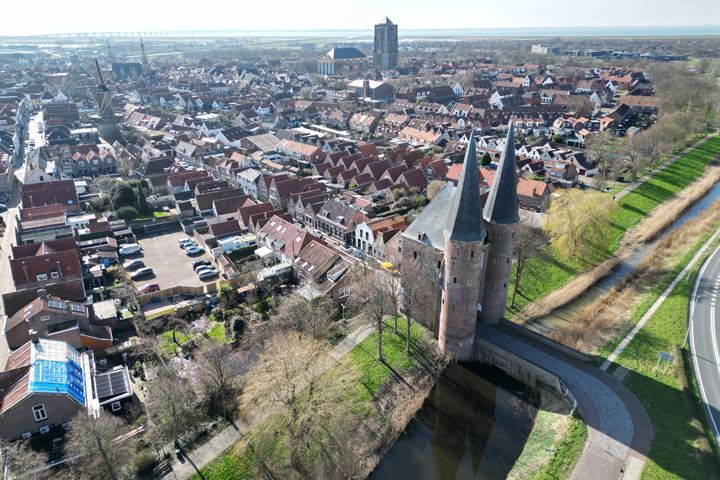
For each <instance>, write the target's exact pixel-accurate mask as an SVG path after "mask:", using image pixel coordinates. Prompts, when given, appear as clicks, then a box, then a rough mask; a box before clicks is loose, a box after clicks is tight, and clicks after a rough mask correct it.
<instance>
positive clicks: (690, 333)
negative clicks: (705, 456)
mask: <svg viewBox="0 0 720 480" xmlns="http://www.w3.org/2000/svg"><path fill="white" fill-rule="evenodd" d="M715 235H717V232H715ZM715 235H713V237H714V236H715ZM710 240H712V238H711V239H710ZM710 240H708V242H710ZM705 245H709V243H707V244H705ZM719 251H720V246H719V247H718V248H716V249H715V251H714V252H713V253H712V254H711V255H710V256H709V257H708V258H707V260H705V263H704V264H703V266H702V268H701V269H700V272H699V273H698V276H697V278H696V279H695V286H694V287H693V293H692V303H691V304H690V319H689V322H690V325H689V326H688V336H689V337H690V352H691V356H692V359H693V367H694V370H695V378H697V382H698V387H700V396H701V397H702V400H703V403H704V404H705V410H706V411H707V416H708V418H709V419H710V423H711V424H712V429H713V433H714V434H715V440H716V441H720V432H719V431H718V426H717V423H716V422H715V417H714V416H713V413H712V410H711V409H710V404H709V403H708V400H707V395H706V394H705V386H704V385H703V381H702V375H700V366H699V364H698V359H697V355H696V354H695V322H694V314H695V303H696V302H697V291H698V287H699V286H700V282H701V281H702V278H703V275H704V274H705V269H706V268H707V266H708V265H710V263H712V259H713V258H714V257H715V255H717V253H718V252H719ZM716 293H717V291H716ZM714 311H715V310H714V309H713V310H712V312H714ZM711 316H712V314H711ZM713 336H714V335H713Z"/></svg>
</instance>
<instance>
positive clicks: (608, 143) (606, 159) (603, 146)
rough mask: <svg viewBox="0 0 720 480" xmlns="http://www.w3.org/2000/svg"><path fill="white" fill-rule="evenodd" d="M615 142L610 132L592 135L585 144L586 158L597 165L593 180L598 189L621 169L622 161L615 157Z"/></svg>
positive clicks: (616, 149) (603, 186) (616, 148)
mask: <svg viewBox="0 0 720 480" xmlns="http://www.w3.org/2000/svg"><path fill="white" fill-rule="evenodd" d="M617 151H618V145H617V140H616V139H615V138H614V137H613V135H612V134H611V133H610V132H607V131H605V132H601V133H598V134H596V135H592V136H591V137H590V139H589V141H588V144H587V153H588V158H589V160H590V161H591V162H593V163H594V164H596V165H597V168H598V177H597V178H596V179H595V182H596V186H597V187H598V189H601V190H602V189H603V188H605V183H606V182H607V180H608V179H609V178H613V177H614V176H615V175H616V174H617V173H618V171H619V170H620V169H621V165H620V164H619V162H620V161H621V160H622V159H621V158H620V156H618V155H617Z"/></svg>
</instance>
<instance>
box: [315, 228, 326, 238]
mask: <svg viewBox="0 0 720 480" xmlns="http://www.w3.org/2000/svg"><path fill="white" fill-rule="evenodd" d="M312 233H313V235H315V236H316V237H320V238H322V237H324V236H325V234H324V233H323V232H321V231H320V230H318V229H317V228H313V231H312Z"/></svg>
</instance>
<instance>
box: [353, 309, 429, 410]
mask: <svg viewBox="0 0 720 480" xmlns="http://www.w3.org/2000/svg"><path fill="white" fill-rule="evenodd" d="M393 325H394V323H393V321H392V320H389V319H388V320H387V321H386V322H385V328H383V343H382V348H383V358H384V359H385V363H380V362H378V361H377V339H378V333H377V331H375V332H373V333H372V334H371V335H370V336H368V337H367V338H366V339H365V340H363V341H362V342H360V343H359V344H358V345H357V346H356V347H355V348H353V349H352V351H351V352H350V354H349V356H348V359H349V361H350V362H351V363H353V364H355V365H357V367H358V368H359V369H360V373H361V382H362V384H363V385H364V386H365V389H364V390H363V392H364V394H363V395H361V398H360V400H362V401H365V400H369V399H370V398H371V397H372V396H373V395H375V393H377V391H378V389H379V388H380V387H381V386H382V384H383V383H385V382H386V381H387V380H388V378H390V375H392V374H393V372H392V370H394V371H395V372H398V373H401V372H403V371H405V370H407V369H408V368H410V367H411V366H412V365H413V364H414V363H416V360H415V357H413V356H412V355H411V356H409V357H408V356H407V355H406V354H405V333H406V331H407V323H406V321H405V319H404V318H399V319H398V331H399V332H400V335H395V334H394V333H393ZM424 335H426V333H425V330H424V329H423V328H422V327H421V326H420V325H419V324H418V323H416V322H413V323H412V325H411V326H410V339H411V342H412V343H413V344H415V345H417V344H418V342H420V341H421V340H422V339H423V337H424ZM391 368H392V370H391ZM362 397H365V398H362Z"/></svg>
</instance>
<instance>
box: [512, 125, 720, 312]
mask: <svg viewBox="0 0 720 480" xmlns="http://www.w3.org/2000/svg"><path fill="white" fill-rule="evenodd" d="M718 155H720V137H713V138H711V139H710V140H708V141H706V142H705V143H703V144H702V145H700V146H698V147H697V148H695V149H693V150H692V151H690V152H688V153H687V154H686V155H684V156H683V157H682V158H680V159H678V160H677V161H676V162H674V163H673V164H672V165H670V166H668V167H667V168H666V169H664V170H663V171H661V172H659V173H658V174H656V175H655V176H653V177H652V178H650V179H649V180H648V181H647V182H645V183H644V184H642V185H641V186H639V187H638V188H636V189H635V190H633V191H632V192H630V193H629V194H627V195H625V196H624V197H623V198H621V199H620V200H619V201H618V202H617V204H618V208H617V209H616V210H615V212H614V214H613V216H612V218H611V230H610V232H609V234H608V238H609V241H608V245H607V249H606V250H605V251H600V252H598V255H597V258H595V259H594V261H596V262H597V261H601V260H603V259H605V258H607V257H608V256H610V255H611V254H612V253H614V252H615V251H616V250H617V249H618V248H619V246H620V241H621V239H622V237H623V235H624V234H625V232H626V231H627V230H629V229H630V228H632V227H634V226H635V225H637V224H638V223H639V222H640V221H641V220H642V219H643V218H645V216H647V214H648V213H650V212H651V211H652V210H653V209H654V208H655V207H657V206H658V205H660V204H661V203H662V202H664V201H665V200H667V199H669V198H670V197H672V196H674V195H675V194H677V193H678V192H679V191H681V190H682V189H684V188H685V187H687V186H688V185H689V184H690V183H692V182H693V181H695V180H697V179H698V178H699V177H700V175H701V174H702V173H703V171H704V170H705V168H706V167H707V165H708V164H709V163H710V161H711V160H712V159H714V158H715V157H717V156H718ZM591 266H592V265H591V264H589V263H587V262H584V263H579V262H576V261H573V260H570V259H567V258H564V257H563V256H562V255H560V254H559V253H557V252H555V251H554V250H553V249H552V248H551V247H550V246H548V247H546V248H544V249H543V251H542V252H541V255H539V256H538V257H535V258H533V259H531V260H530V262H529V264H528V266H527V267H526V274H525V275H523V278H522V279H521V280H520V289H519V290H520V292H519V293H518V296H517V298H516V300H515V307H514V308H513V309H509V310H508V315H510V316H511V315H512V313H513V312H517V311H519V310H522V309H523V308H524V307H526V306H527V305H528V304H530V303H532V302H533V301H535V300H537V299H538V298H540V297H543V296H545V295H547V294H548V293H550V292H552V291H553V290H556V289H558V288H560V287H562V286H563V285H565V284H566V283H567V282H568V281H570V280H571V279H572V278H574V277H575V276H576V275H577V274H578V273H580V272H582V271H584V270H586V269H588V268H589V267H591ZM513 282H514V281H513V279H512V278H511V279H510V288H509V291H510V292H512V287H513ZM509 306H510V295H508V307H509Z"/></svg>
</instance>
